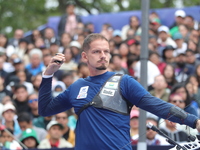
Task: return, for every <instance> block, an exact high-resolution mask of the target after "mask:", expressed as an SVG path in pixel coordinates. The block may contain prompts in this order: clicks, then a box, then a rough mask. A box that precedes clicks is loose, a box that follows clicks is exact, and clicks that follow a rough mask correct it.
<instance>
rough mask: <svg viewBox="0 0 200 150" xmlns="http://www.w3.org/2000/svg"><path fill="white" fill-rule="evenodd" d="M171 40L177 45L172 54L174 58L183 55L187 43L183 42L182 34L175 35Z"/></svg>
mask: <svg viewBox="0 0 200 150" xmlns="http://www.w3.org/2000/svg"><path fill="white" fill-rule="evenodd" d="M173 39H174V41H175V43H176V45H177V47H176V48H175V50H174V52H173V54H174V57H176V56H178V55H179V54H181V53H185V51H186V50H187V43H185V42H184V39H183V36H182V34H181V33H180V32H177V33H175V34H174V36H173Z"/></svg>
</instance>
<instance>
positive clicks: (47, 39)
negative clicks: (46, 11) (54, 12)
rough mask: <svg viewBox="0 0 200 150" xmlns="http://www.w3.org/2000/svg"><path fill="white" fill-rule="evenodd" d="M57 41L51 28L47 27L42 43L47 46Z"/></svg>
mask: <svg viewBox="0 0 200 150" xmlns="http://www.w3.org/2000/svg"><path fill="white" fill-rule="evenodd" d="M56 42H58V39H57V38H56V35H55V32H54V29H53V28H50V27H47V28H45V30H44V44H45V47H47V48H49V47H50V45H51V44H52V43H56Z"/></svg>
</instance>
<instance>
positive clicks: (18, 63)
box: [5, 55, 32, 85]
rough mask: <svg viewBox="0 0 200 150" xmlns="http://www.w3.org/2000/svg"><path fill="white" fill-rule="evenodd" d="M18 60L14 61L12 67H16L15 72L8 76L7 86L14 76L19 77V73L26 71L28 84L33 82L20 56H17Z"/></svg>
mask: <svg viewBox="0 0 200 150" xmlns="http://www.w3.org/2000/svg"><path fill="white" fill-rule="evenodd" d="M16 57H17V58H14V59H12V60H11V61H12V65H13V66H14V71H12V72H10V73H9V74H8V76H7V77H6V79H5V85H8V84H9V83H10V80H11V78H12V76H16V75H17V71H24V72H25V74H26V81H27V82H31V77H32V74H31V73H29V71H28V70H27V69H26V68H25V64H24V62H23V61H22V60H21V59H20V58H18V55H17V56H16Z"/></svg>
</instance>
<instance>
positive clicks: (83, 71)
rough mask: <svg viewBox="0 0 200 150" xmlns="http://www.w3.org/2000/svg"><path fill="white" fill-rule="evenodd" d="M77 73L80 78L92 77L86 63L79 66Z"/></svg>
mask: <svg viewBox="0 0 200 150" xmlns="http://www.w3.org/2000/svg"><path fill="white" fill-rule="evenodd" d="M77 73H78V77H79V78H87V77H88V76H89V75H90V74H89V68H88V66H87V64H86V63H84V62H80V63H79V64H78V70H77Z"/></svg>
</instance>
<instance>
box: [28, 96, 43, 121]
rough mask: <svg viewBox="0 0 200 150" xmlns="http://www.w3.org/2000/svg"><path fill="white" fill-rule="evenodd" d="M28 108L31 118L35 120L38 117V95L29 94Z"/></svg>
mask: <svg viewBox="0 0 200 150" xmlns="http://www.w3.org/2000/svg"><path fill="white" fill-rule="evenodd" d="M28 106H29V107H30V114H31V116H32V118H37V117H39V116H40V115H39V114H38V94H37V93H31V94H30V95H29V96H28Z"/></svg>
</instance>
